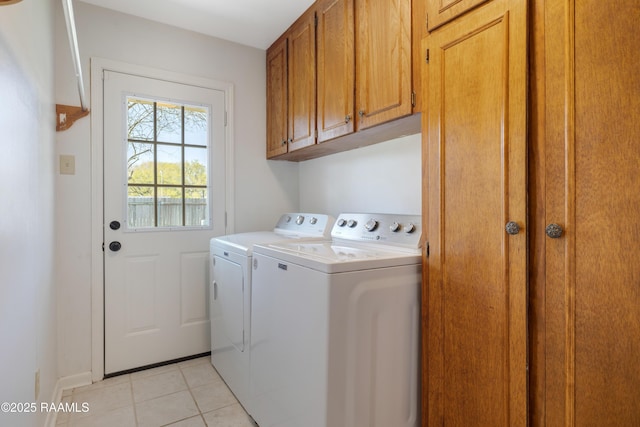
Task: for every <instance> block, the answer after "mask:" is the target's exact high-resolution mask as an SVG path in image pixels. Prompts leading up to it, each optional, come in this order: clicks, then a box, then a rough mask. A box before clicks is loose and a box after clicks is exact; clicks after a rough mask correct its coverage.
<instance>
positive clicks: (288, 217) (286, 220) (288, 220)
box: [284, 215, 291, 224]
mask: <svg viewBox="0 0 640 427" xmlns="http://www.w3.org/2000/svg"><path fill="white" fill-rule="evenodd" d="M284 222H286V223H287V224H289V223H290V222H291V217H290V216H289V215H287V219H285V220H284Z"/></svg>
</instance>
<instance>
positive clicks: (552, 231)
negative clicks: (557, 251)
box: [544, 223, 562, 239]
mask: <svg viewBox="0 0 640 427" xmlns="http://www.w3.org/2000/svg"><path fill="white" fill-rule="evenodd" d="M544 231H545V233H547V236H549V237H551V238H552V239H559V238H560V236H562V227H561V226H559V225H558V224H553V223H551V224H549V225H547V227H546V228H545V229H544Z"/></svg>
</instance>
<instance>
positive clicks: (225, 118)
mask: <svg viewBox="0 0 640 427" xmlns="http://www.w3.org/2000/svg"><path fill="white" fill-rule="evenodd" d="M224 125H225V126H226V125H227V111H226V110H225V112H224Z"/></svg>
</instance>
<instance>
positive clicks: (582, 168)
mask: <svg viewBox="0 0 640 427" xmlns="http://www.w3.org/2000/svg"><path fill="white" fill-rule="evenodd" d="M429 3H432V4H429ZM454 3H455V5H456V7H457V9H456V10H455V13H453V12H448V11H447V9H448V6H447V7H443V4H446V5H449V4H452V5H453V4H454ZM464 4H467V5H468V7H467V8H466V9H465V8H464V7H463V6H464ZM451 10H453V9H451ZM434 11H436V12H434ZM427 13H428V16H427V20H428V22H429V27H430V30H431V32H430V34H429V35H428V36H427V37H426V38H425V39H424V40H423V47H424V49H428V63H425V64H424V66H423V82H422V84H423V89H422V90H423V94H424V96H425V97H426V98H425V99H426V100H427V102H426V105H425V106H423V164H424V176H423V179H424V185H423V188H424V192H423V203H424V209H423V221H424V229H425V231H426V234H427V236H426V240H427V241H428V247H427V249H426V251H425V268H424V272H425V273H424V286H423V313H422V315H423V358H422V361H423V382H422V384H423V387H422V399H423V405H422V411H423V413H422V425H423V426H465V427H466V426H527V425H531V426H580V427H582V426H616V427H617V426H638V425H640V398H639V397H640V392H639V390H640V369H639V366H640V259H639V258H638V253H640V124H639V122H640V55H638V53H637V50H638V47H639V46H640V27H638V26H637V22H639V21H640V2H638V1H637V0H619V1H616V2H613V3H610V4H606V5H604V4H603V3H601V2H596V1H595V0H580V1H577V0H529V1H526V0H504V1H500V0H491V1H484V2H478V1H475V0H469V1H467V2H465V0H463V1H461V2H447V1H444V2H443V1H440V0H438V1H430V0H429V1H428V7H427ZM433 13H438V14H441V15H442V16H440V17H435V18H434V20H432V17H431V15H429V14H433ZM447 13H449V15H447ZM438 19H439V20H440V21H438ZM434 22H435V24H433V25H432V23H434ZM523 61H525V62H524V68H523ZM527 62H528V63H527Z"/></svg>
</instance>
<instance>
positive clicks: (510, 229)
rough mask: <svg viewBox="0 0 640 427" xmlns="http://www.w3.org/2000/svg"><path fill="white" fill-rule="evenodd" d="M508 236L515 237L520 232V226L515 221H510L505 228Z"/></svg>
mask: <svg viewBox="0 0 640 427" xmlns="http://www.w3.org/2000/svg"><path fill="white" fill-rule="evenodd" d="M504 228H505V230H507V233H508V234H511V235H515V234H518V233H519V232H520V226H519V225H518V223H517V222H515V221H509V222H508V223H507V225H506V226H505V227H504Z"/></svg>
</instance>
